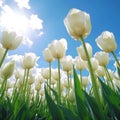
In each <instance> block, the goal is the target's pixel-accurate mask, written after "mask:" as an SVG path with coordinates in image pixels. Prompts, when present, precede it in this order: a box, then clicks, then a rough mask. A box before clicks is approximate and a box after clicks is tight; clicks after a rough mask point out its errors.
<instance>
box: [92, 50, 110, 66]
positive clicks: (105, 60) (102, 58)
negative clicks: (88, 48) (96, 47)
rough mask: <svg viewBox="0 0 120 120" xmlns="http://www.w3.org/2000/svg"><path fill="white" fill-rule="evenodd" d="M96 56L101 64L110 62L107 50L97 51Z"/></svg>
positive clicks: (104, 64)
mask: <svg viewBox="0 0 120 120" xmlns="http://www.w3.org/2000/svg"><path fill="white" fill-rule="evenodd" d="M94 57H95V58H96V59H97V60H98V62H99V65H100V66H106V65H107V64H108V63H109V56H108V53H106V52H102V51H100V52H96V53H95V55H94Z"/></svg>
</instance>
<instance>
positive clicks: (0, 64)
mask: <svg viewBox="0 0 120 120" xmlns="http://www.w3.org/2000/svg"><path fill="white" fill-rule="evenodd" d="M7 52H8V49H6V50H5V53H4V55H3V57H2V60H1V62H0V68H1V66H2V63H3V61H4V59H5V57H6V55H7Z"/></svg>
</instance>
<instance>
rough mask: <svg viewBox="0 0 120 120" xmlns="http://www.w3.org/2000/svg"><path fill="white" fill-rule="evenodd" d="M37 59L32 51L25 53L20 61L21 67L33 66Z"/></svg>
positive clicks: (28, 67)
mask: <svg viewBox="0 0 120 120" xmlns="http://www.w3.org/2000/svg"><path fill="white" fill-rule="evenodd" d="M37 60H38V58H37V56H36V55H35V54H34V53H25V55H24V56H23V59H22V61H21V63H22V67H23V68H24V69H30V68H33V67H34V66H35V64H36V61H37Z"/></svg>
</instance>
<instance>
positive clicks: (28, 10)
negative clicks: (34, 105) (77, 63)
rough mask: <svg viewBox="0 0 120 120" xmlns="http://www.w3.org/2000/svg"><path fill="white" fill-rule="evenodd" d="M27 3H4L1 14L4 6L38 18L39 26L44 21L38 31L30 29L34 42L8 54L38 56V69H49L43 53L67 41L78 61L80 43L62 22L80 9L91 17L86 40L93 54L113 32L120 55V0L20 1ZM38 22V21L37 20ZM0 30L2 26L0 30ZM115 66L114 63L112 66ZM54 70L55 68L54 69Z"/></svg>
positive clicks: (36, 28) (69, 51) (70, 53)
mask: <svg viewBox="0 0 120 120" xmlns="http://www.w3.org/2000/svg"><path fill="white" fill-rule="evenodd" d="M21 1H26V3H25V5H24V4H22V3H21V5H20V0H4V1H3V3H2V4H1V13H2V11H3V8H4V6H5V5H7V6H9V7H10V8H11V9H12V10H13V11H17V12H18V13H20V14H22V15H24V16H26V17H27V18H28V19H29V18H30V16H31V15H33V16H34V17H35V15H36V16H37V22H36V24H37V23H40V21H39V20H42V22H41V23H40V24H41V26H39V25H40V24H38V26H39V27H37V26H35V27H34V29H33V30H31V29H30V28H29V29H28V32H27V35H26V36H28V38H29V40H30V41H31V42H32V43H31V44H32V45H31V46H29V42H30V41H28V43H27V42H26V43H25V44H24V45H23V44H21V45H20V46H19V48H17V49H16V50H14V51H9V54H11V55H12V54H20V55H23V54H24V53H25V52H35V53H36V54H37V55H38V56H40V59H39V61H38V64H39V67H47V66H48V64H47V63H46V62H45V61H44V58H43V55H42V51H43V50H44V49H45V48H46V47H47V46H48V44H49V43H51V42H52V41H53V40H55V39H58V40H59V39H61V38H65V39H66V40H67V41H68V50H67V52H66V54H67V55H72V56H73V57H75V56H76V55H77V52H76V47H79V46H80V45H81V43H80V42H79V41H75V40H73V39H72V38H71V37H70V36H69V34H68V33H67V31H66V28H65V26H64V23H63V20H64V18H65V17H66V15H67V13H68V11H69V10H70V9H71V8H77V9H80V10H83V11H85V12H87V13H89V14H90V17H91V22H92V31H91V34H90V35H89V36H88V37H87V38H86V39H85V41H86V42H89V43H90V44H91V45H92V47H93V54H94V53H95V52H96V51H99V50H100V49H99V48H98V47H97V45H96V43H95V39H96V38H97V37H98V35H100V34H101V33H102V32H103V31H105V30H108V31H110V32H113V33H114V35H115V38H116V41H117V44H118V48H117V50H116V51H115V52H116V54H117V55H118V57H119V51H120V48H119V46H120V41H119V40H120V13H119V11H120V7H119V4H120V3H119V1H118V0H21ZM35 20H36V19H35ZM0 27H1V26H0ZM1 28H2V27H1ZM111 63H112V62H111ZM53 66H54V65H53Z"/></svg>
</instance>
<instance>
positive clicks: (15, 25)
mask: <svg viewBox="0 0 120 120" xmlns="http://www.w3.org/2000/svg"><path fill="white" fill-rule="evenodd" d="M0 19H1V20H0V22H1V25H2V27H3V28H4V29H11V30H13V31H16V33H18V34H22V35H24V34H26V33H27V31H28V29H29V28H28V27H29V25H28V18H27V17H26V16H25V15H21V14H19V13H14V12H13V11H9V12H7V13H4V14H2V15H1V17H0Z"/></svg>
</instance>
